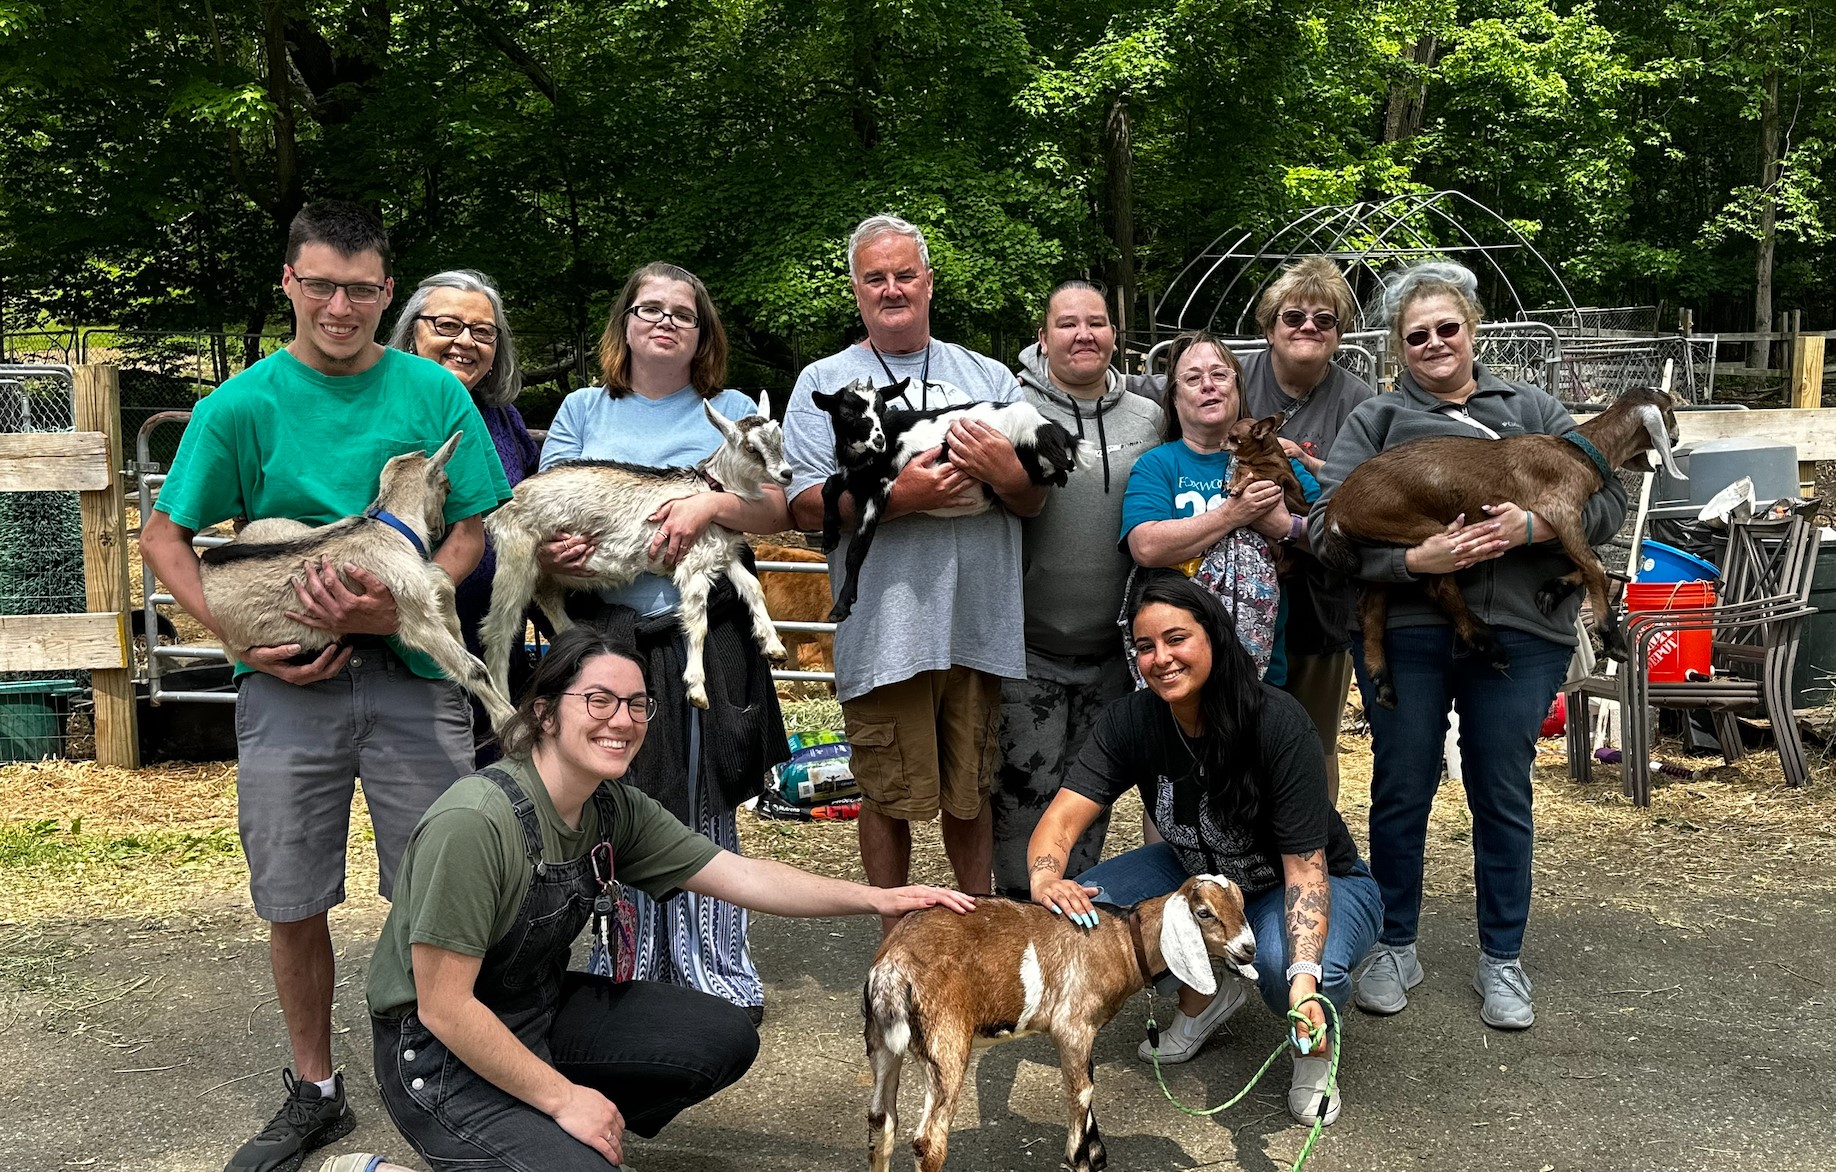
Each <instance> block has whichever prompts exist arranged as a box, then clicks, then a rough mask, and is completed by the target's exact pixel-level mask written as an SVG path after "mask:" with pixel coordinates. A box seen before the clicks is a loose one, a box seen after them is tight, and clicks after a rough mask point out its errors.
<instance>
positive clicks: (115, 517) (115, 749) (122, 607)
mask: <svg viewBox="0 0 1836 1172" xmlns="http://www.w3.org/2000/svg"><path fill="white" fill-rule="evenodd" d="M76 427H77V430H78V431H99V432H101V433H102V434H103V435H105V436H107V437H108V487H106V488H102V489H97V490H95V491H92V492H84V493H81V494H79V497H78V499H79V501H80V503H81V508H82V514H83V588H84V592H85V593H86V594H87V595H88V599H89V609H90V610H91V611H92V612H112V613H113V614H115V615H118V616H119V617H120V622H121V629H120V630H121V646H122V649H123V653H124V659H125V661H126V662H127V664H128V665H129V666H127V667H124V668H119V669H116V668H103V669H97V670H94V671H91V672H90V673H89V678H90V687H91V689H92V692H93V695H94V697H95V705H96V708H95V712H96V715H95V724H96V762H97V763H98V764H101V765H119V766H122V767H123V768H127V769H138V768H140V735H139V729H138V728H137V727H136V723H135V710H134V671H133V667H132V664H133V656H131V655H127V654H126V650H127V648H128V646H129V641H128V628H127V602H128V597H129V593H128V545H127V524H126V517H125V515H124V507H123V493H122V484H121V469H122V468H123V467H124V466H125V465H126V462H127V459H126V453H125V452H124V451H123V450H122V447H121V372H120V370H119V369H117V368H116V367H114V366H98V365H88V366H79V367H77V368H76Z"/></svg>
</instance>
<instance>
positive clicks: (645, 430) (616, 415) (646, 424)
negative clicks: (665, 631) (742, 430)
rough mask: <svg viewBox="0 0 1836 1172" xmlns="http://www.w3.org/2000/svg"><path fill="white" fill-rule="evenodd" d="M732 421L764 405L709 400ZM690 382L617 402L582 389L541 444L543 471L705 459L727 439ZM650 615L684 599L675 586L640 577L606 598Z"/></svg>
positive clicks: (730, 394)
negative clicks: (579, 464) (577, 464)
mask: <svg viewBox="0 0 1836 1172" xmlns="http://www.w3.org/2000/svg"><path fill="white" fill-rule="evenodd" d="M707 402H708V404H709V405H710V406H712V407H713V408H714V410H715V411H718V412H719V413H720V414H721V415H722V416H724V417H725V418H727V419H744V418H745V417H747V416H748V415H757V414H758V413H759V406H758V404H757V403H754V402H753V401H752V400H751V399H748V398H747V397H746V396H745V395H742V394H741V393H740V392H738V391H734V390H726V391H722V392H721V393H720V394H718V395H715V396H714V397H713V398H712V399H709V400H707ZM701 404H702V398H701V396H700V395H699V394H697V393H696V391H695V388H694V387H693V386H686V387H683V388H682V389H681V390H679V391H676V392H673V393H672V394H668V395H665V396H664V397H663V398H661V399H646V398H645V397H644V396H642V395H640V394H637V393H635V392H633V393H632V394H629V395H626V396H624V397H623V398H619V399H614V398H613V397H612V396H610V395H608V394H606V389H605V388H604V387H582V388H580V389H579V390H577V391H575V392H574V393H573V394H571V395H569V396H568V397H567V398H565V399H563V400H561V410H559V411H557V412H556V413H555V422H554V424H553V426H551V427H550V428H549V429H548V439H547V440H546V441H544V443H543V444H542V464H541V467H542V469H543V470H544V471H546V470H547V469H549V468H552V467H553V466H555V465H556V464H560V463H563V462H565V461H568V460H619V461H622V462H623V463H626V464H642V465H644V466H646V467H649V468H688V467H692V466H693V465H695V464H699V463H701V461H703V460H705V459H707V458H708V457H709V456H711V455H713V454H714V453H715V452H716V451H717V450H719V448H720V445H721V444H722V443H723V442H724V441H723V439H722V438H721V434H720V432H719V430H718V429H716V428H715V426H714V425H713V424H712V423H709V422H708V417H707V415H706V414H705V413H704V412H703V411H702V410H701ZM602 597H604V598H605V599H606V600H607V601H608V602H616V603H619V604H621V605H623V606H628V607H630V608H632V609H633V610H635V611H637V612H638V613H639V614H641V615H643V616H645V617H646V618H648V617H651V616H653V615H660V614H665V613H667V612H669V611H672V610H674V609H675V608H676V604H677V603H678V602H680V601H681V595H680V594H679V593H678V592H677V590H676V586H675V583H673V582H671V581H670V580H669V579H668V578H660V577H658V576H657V575H655V574H639V575H638V576H637V578H636V579H634V580H633V581H632V582H631V583H630V584H629V585H627V586H625V587H623V588H622V589H619V590H615V591H611V592H608V593H605V594H603V595H602Z"/></svg>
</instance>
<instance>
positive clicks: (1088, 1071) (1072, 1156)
mask: <svg viewBox="0 0 1836 1172" xmlns="http://www.w3.org/2000/svg"><path fill="white" fill-rule="evenodd" d="M1052 1040H1053V1041H1054V1042H1056V1043H1057V1045H1058V1069H1059V1072H1060V1074H1061V1075H1062V1076H1063V1078H1064V1082H1065V1107H1066V1110H1067V1112H1068V1113H1069V1117H1070V1128H1069V1130H1068V1131H1067V1132H1066V1135H1065V1163H1064V1172H1103V1169H1104V1167H1105V1166H1107V1165H1108V1163H1109V1153H1108V1152H1107V1151H1106V1150H1105V1149H1104V1147H1103V1133H1102V1132H1100V1131H1098V1130H1097V1121H1096V1111H1095V1109H1094V1108H1093V1107H1092V1106H1091V1100H1092V1099H1093V1098H1095V1096H1096V1064H1095V1062H1094V1060H1093V1059H1092V1057H1091V1053H1090V1050H1091V1045H1092V1043H1093V1042H1094V1041H1095V1033H1094V1031H1093V1030H1085V1031H1083V1032H1082V1033H1081V1034H1079V1035H1078V1036H1064V1035H1058V1034H1055V1035H1053V1039H1052Z"/></svg>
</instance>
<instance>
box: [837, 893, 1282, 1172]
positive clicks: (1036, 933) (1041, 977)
mask: <svg viewBox="0 0 1836 1172" xmlns="http://www.w3.org/2000/svg"><path fill="white" fill-rule="evenodd" d="M1099 916H1100V920H1099V923H1098V924H1097V926H1096V927H1095V928H1093V929H1086V928H1080V927H1078V926H1077V925H1075V924H1072V923H1070V922H1069V921H1068V920H1066V919H1065V917H1063V916H1059V915H1054V914H1052V913H1051V912H1050V911H1048V910H1047V909H1046V908H1043V907H1041V906H1040V905H1038V904H1035V903H1025V902H1020V901H1016V900H1005V899H990V898H983V899H979V900H977V901H976V905H975V910H974V911H972V912H969V913H968V914H966V915H959V914H958V913H956V912H950V911H943V910H942V909H935V908H933V909H929V910H926V911H922V912H916V913H914V914H912V915H909V916H907V917H906V918H905V919H904V920H903V921H901V922H900V924H899V926H898V927H897V928H895V929H893V932H892V935H890V936H888V937H887V938H886V942H885V943H884V944H882V945H880V951H879V954H878V955H877V956H875V957H874V961H873V968H872V969H871V970H870V971H869V972H868V974H867V983H866V987H865V988H864V989H863V990H862V994H861V1010H862V1012H863V1014H865V1016H866V1018H867V1061H868V1062H869V1063H871V1064H872V1066H873V1102H872V1105H871V1106H870V1107H869V1108H868V1111H867V1127H868V1130H869V1132H870V1137H869V1142H870V1144H871V1150H872V1156H871V1161H872V1163H871V1166H872V1169H873V1172H887V1169H888V1168H890V1167H891V1164H892V1148H893V1142H894V1138H895V1136H896V1135H897V1133H898V1130H899V1074H900V1071H901V1069H902V1067H903V1065H904V1061H905V1057H906V1055H907V1054H908V1053H909V1054H912V1055H915V1056H916V1057H917V1058H918V1060H919V1061H920V1062H921V1063H922V1064H923V1066H924V1070H925V1074H926V1077H927V1079H928V1089H927V1091H926V1094H925V1100H924V1114H923V1116H922V1117H921V1118H920V1119H919V1120H918V1128H917V1131H916V1134H915V1135H914V1137H913V1139H912V1151H913V1152H914V1153H915V1154H916V1156H917V1167H918V1169H919V1172H937V1170H938V1169H939V1168H941V1167H943V1162H944V1156H945V1154H946V1152H947V1150H948V1147H949V1138H950V1123H951V1121H952V1120H954V1119H955V1118H956V1107H957V1099H958V1097H959V1095H960V1094H961V1092H962V1089H963V1080H964V1075H965V1074H966V1072H967V1070H968V1066H969V1054H970V1051H971V1050H972V1049H973V1048H975V1047H979V1046H991V1045H994V1044H996V1043H998V1042H1005V1041H1009V1040H1011V1039H1013V1038H1022V1037H1025V1036H1027V1035H1028V1034H1042V1033H1043V1034H1050V1035H1051V1036H1052V1041H1053V1043H1054V1044H1055V1045H1056V1046H1057V1047H1058V1064H1059V1068H1060V1070H1061V1072H1062V1073H1063V1076H1064V1080H1065V1100H1066V1108H1067V1112H1068V1116H1069V1120H1070V1133H1069V1135H1068V1136H1067V1137H1066V1140H1065V1162H1064V1166H1065V1167H1066V1168H1067V1169H1070V1170H1071V1172H1102V1169H1103V1167H1104V1166H1105V1165H1106V1164H1107V1163H1108V1157H1107V1155H1106V1153H1105V1152H1104V1150H1103V1136H1102V1133H1101V1132H1100V1131H1098V1130H1097V1122H1096V1112H1095V1110H1094V1109H1093V1108H1092V1107H1091V1099H1092V1097H1093V1093H1094V1088H1093V1079H1094V1078H1095V1074H1096V1070H1095V1066H1094V1064H1093V1062H1092V1061H1091V1048H1092V1046H1093V1045H1094V1043H1095V1041H1096V1035H1097V1031H1098V1030H1099V1029H1101V1028H1102V1027H1103V1025H1104V1023H1106V1022H1108V1021H1109V1019H1110V1018H1112V1017H1114V1016H1115V1015H1116V1011H1117V1010H1119V1009H1121V1008H1122V1005H1123V1003H1124V1002H1126V1001H1127V1000H1128V999H1129V998H1130V997H1131V996H1133V995H1134V994H1135V993H1137V992H1139V991H1140V990H1141V989H1142V988H1143V987H1144V986H1145V985H1146V984H1147V983H1148V982H1149V981H1151V980H1152V979H1153V978H1154V976H1155V975H1156V974H1158V973H1160V972H1162V971H1168V970H1170V971H1171V972H1172V973H1173V975H1174V976H1176V977H1178V978H1179V979H1180V980H1181V981H1183V982H1184V983H1185V984H1186V985H1188V986H1190V987H1191V988H1193V989H1196V990H1197V991H1199V992H1200V993H1211V992H1215V991H1216V989H1217V980H1216V978H1215V977H1214V976H1213V974H1212V971H1211V958H1212V957H1218V958H1220V959H1222V960H1223V961H1224V962H1225V963H1226V964H1227V965H1228V966H1230V967H1231V968H1233V969H1235V970H1236V971H1238V972H1240V973H1242V974H1243V975H1244V976H1245V977H1246V978H1248V979H1250V980H1252V981H1253V980H1255V979H1256V970H1255V968H1254V967H1252V965H1251V963H1250V962H1251V961H1252V960H1254V959H1255V955H1256V940H1255V937H1254V936H1253V935H1252V934H1251V933H1250V929H1249V924H1248V921H1247V920H1246V919H1245V918H1244V914H1243V892H1242V890H1241V889H1240V888H1238V887H1237V886H1236V885H1235V884H1233V883H1232V882H1231V881H1230V880H1228V879H1226V878H1224V877H1222V876H1219V875H1198V876H1194V877H1193V878H1191V879H1188V880H1186V882H1185V883H1183V884H1181V886H1180V888H1179V890H1178V891H1176V892H1174V893H1173V894H1171V895H1167V896H1162V897H1161V898H1159V899H1150V900H1148V901H1146V902H1145V903H1142V904H1141V905H1140V906H1138V907H1136V908H1135V909H1134V910H1133V911H1132V912H1130V913H1128V914H1126V915H1119V914H1116V913H1114V912H1111V911H1101V912H1100V913H1099Z"/></svg>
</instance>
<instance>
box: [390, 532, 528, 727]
mask: <svg viewBox="0 0 1836 1172" xmlns="http://www.w3.org/2000/svg"><path fill="white" fill-rule="evenodd" d="M435 579H437V581H435ZM428 584H429V586H430V589H428V590H427V591H426V592H425V594H426V597H424V598H417V597H406V598H402V597H398V601H406V602H407V603H408V605H407V606H401V607H398V608H397V611H398V613H399V614H400V615H401V628H400V629H399V630H398V631H397V632H396V636H397V638H399V639H400V640H401V642H402V644H403V645H404V646H406V647H412V648H414V649H415V650H416V651H421V652H425V653H426V655H427V657H428V658H430V659H432V660H433V661H434V664H435V666H437V667H438V668H439V669H440V671H441V672H442V673H444V674H445V676H446V678H447V679H449V680H452V681H453V682H454V683H456V684H458V685H459V686H460V687H462V688H464V689H465V690H466V691H468V692H470V693H471V694H472V695H474V696H476V697H478V699H479V701H480V702H481V703H482V704H483V705H484V707H485V715H486V716H487V717H488V718H489V719H490V721H491V727H492V729H494V730H500V729H502V728H504V727H505V726H506V725H507V724H509V722H510V718H511V717H512V716H514V715H516V709H515V708H514V707H512V706H511V704H510V701H509V699H508V698H506V696H505V694H504V690H503V689H501V688H499V687H498V686H497V684H496V683H495V681H493V680H492V679H491V675H490V673H489V672H488V671H486V670H485V665H484V664H483V663H482V662H480V661H479V659H478V657H477V656H476V655H473V654H472V653H471V652H470V651H467V650H466V649H465V643H464V642H463V641H462V640H461V639H460V637H459V616H458V614H457V613H456V612H455V611H454V609H453V601H452V594H453V582H452V579H450V578H448V577H447V576H446V571H444V570H442V569H440V568H439V567H438V566H434V565H431V564H430V565H429V566H428ZM422 593H423V592H422V591H420V590H412V591H411V594H413V595H419V594H422ZM442 595H444V597H441V596H442Z"/></svg>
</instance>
